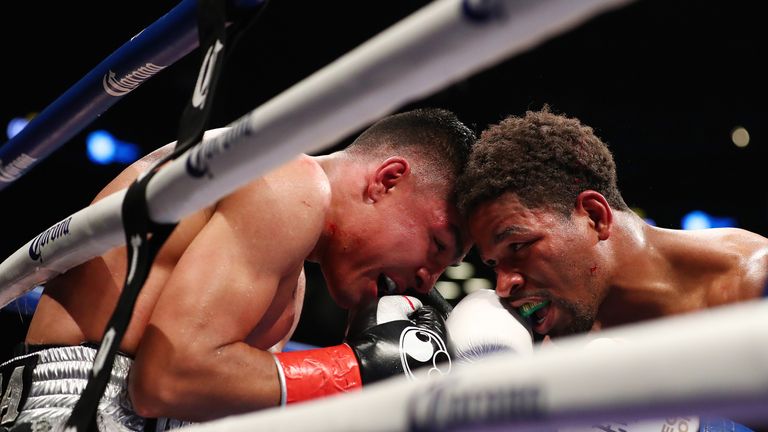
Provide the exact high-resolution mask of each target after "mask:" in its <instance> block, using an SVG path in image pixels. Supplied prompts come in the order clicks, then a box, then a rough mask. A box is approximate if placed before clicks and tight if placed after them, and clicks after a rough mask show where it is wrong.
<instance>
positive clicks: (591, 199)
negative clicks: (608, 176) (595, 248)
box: [576, 190, 613, 240]
mask: <svg viewBox="0 0 768 432" xmlns="http://www.w3.org/2000/svg"><path fill="white" fill-rule="evenodd" d="M576 212H583V213H584V214H586V215H587V216H588V217H589V221H590V226H591V227H592V229H594V230H595V232H596V233H597V238H598V239H600V240H606V239H608V237H610V236H611V225H612V223H613V210H611V206H610V204H608V200H606V199H605V197H604V196H603V194H601V193H600V192H596V191H593V190H585V191H583V192H581V193H580V194H579V196H578V197H577V198H576Z"/></svg>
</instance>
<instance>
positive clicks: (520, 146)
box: [457, 106, 628, 216]
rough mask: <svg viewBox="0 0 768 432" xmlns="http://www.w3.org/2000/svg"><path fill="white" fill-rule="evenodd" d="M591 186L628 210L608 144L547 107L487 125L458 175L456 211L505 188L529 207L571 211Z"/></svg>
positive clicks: (471, 208) (469, 209) (466, 210)
mask: <svg viewBox="0 0 768 432" xmlns="http://www.w3.org/2000/svg"><path fill="white" fill-rule="evenodd" d="M587 189H591V190H595V191H597V192H600V193H601V194H603V196H605V198H606V200H607V201H608V203H609V204H610V205H611V206H612V207H614V208H616V209H618V210H628V207H627V205H626V203H625V202H624V199H623V198H622V197H621V193H620V192H619V188H618V186H617V180H616V164H615V163H614V161H613V156H612V154H611V152H610V150H609V149H608V146H607V145H606V144H605V143H603V142H602V141H601V140H600V138H598V137H597V136H595V134H594V132H593V130H592V128H591V127H589V126H586V125H583V124H582V123H581V122H580V121H579V120H578V119H576V118H569V117H566V116H564V115H560V114H554V113H552V112H551V111H550V108H549V107H548V106H545V107H544V108H543V109H542V110H541V111H528V112H526V114H525V116H524V117H515V116H509V117H507V118H506V119H504V120H503V121H501V122H500V123H499V124H497V125H492V126H490V127H489V128H488V129H486V130H485V131H484V132H483V133H482V135H481V137H480V139H479V140H478V142H477V143H476V144H475V146H474V148H473V150H472V154H471V155H470V159H469V162H468V163H467V167H466V169H465V171H464V173H463V175H462V176H461V178H460V179H459V184H458V186H457V193H458V195H459V198H458V204H459V207H460V209H461V210H462V211H463V212H464V213H465V214H467V215H469V214H470V213H471V212H472V211H474V210H475V209H476V208H477V207H478V206H479V205H480V204H482V203H484V202H487V201H490V200H493V199H495V198H497V197H499V196H501V195H502V194H504V193H505V192H511V193H514V194H515V195H516V196H517V197H518V199H520V201H521V202H522V204H524V205H525V206H527V207H530V208H542V207H550V208H552V209H554V210H557V211H559V212H561V213H562V214H563V215H566V216H568V215H570V214H571V212H572V211H573V209H574V206H575V204H576V197H577V196H578V194H579V193H581V192H582V191H584V190H587Z"/></svg>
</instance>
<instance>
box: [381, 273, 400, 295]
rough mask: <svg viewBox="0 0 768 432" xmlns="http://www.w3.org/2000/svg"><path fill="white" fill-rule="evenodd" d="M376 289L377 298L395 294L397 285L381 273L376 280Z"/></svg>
mask: <svg viewBox="0 0 768 432" xmlns="http://www.w3.org/2000/svg"><path fill="white" fill-rule="evenodd" d="M376 287H377V288H378V295H379V297H382V296H385V295H392V294H397V284H396V283H395V281H393V280H392V279H390V278H389V276H387V275H385V274H384V273H381V274H380V275H379V277H378V278H377V279H376Z"/></svg>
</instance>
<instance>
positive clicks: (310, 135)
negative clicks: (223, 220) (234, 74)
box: [0, 0, 631, 307]
mask: <svg viewBox="0 0 768 432" xmlns="http://www.w3.org/2000/svg"><path fill="white" fill-rule="evenodd" d="M630 1H631V0H579V1H573V0H499V1H493V0H490V1H483V0H474V1H473V0H439V1H436V2H434V3H431V4H429V5H428V6H426V7H424V8H423V9H421V10H420V11H418V12H416V13H414V14H412V15H411V16H409V17H408V18H406V19H404V20H402V21H401V22H399V23H397V24H395V25H394V26H392V27H391V28H389V29H388V30H386V31H384V32H382V33H381V34H379V35H378V36H376V37H374V38H372V39H371V40H369V41H368V42H366V43H364V44H362V45H361V46H359V47H358V48H356V49H355V50H353V51H351V52H350V53H348V54H346V55H345V56H343V57H341V58H339V59H338V60H336V61H335V62H333V63H331V64H330V65H328V66H327V67H325V68H323V69H321V70H319V71H318V72H316V73H314V74H313V75H311V76H309V77H308V78H306V79H305V80H303V81H301V82H299V83H298V84H296V85H295V86H293V87H291V88H290V89H288V90H286V91H285V92H283V93H281V94H280V95H278V96H277V97H275V98H273V99H272V100H270V101H268V102H267V103H265V104H264V105H262V106H261V107H259V108H257V109H255V110H253V111H251V112H250V113H248V114H246V115H245V116H243V117H241V118H240V119H238V120H237V121H235V122H233V123H232V124H231V126H232V128H231V129H230V131H228V132H227V133H225V134H222V135H220V136H218V137H216V138H214V139H211V140H205V141H203V142H202V143H200V144H198V145H196V146H195V147H194V148H193V149H191V151H190V152H188V153H187V154H185V155H184V156H182V157H180V158H179V159H177V160H175V161H173V162H172V163H170V164H168V165H167V166H165V167H164V168H163V169H162V170H160V172H159V173H158V174H157V175H156V176H155V177H154V178H152V180H151V181H150V182H149V184H148V187H147V200H148V204H149V211H150V216H151V218H152V220H154V221H156V222H160V223H168V222H177V221H179V220H180V219H181V218H182V217H184V216H186V215H189V214H190V213H192V212H194V211H196V210H198V209H200V208H203V207H205V206H207V205H209V204H211V203H213V202H215V201H216V200H217V199H219V198H220V197H222V196H224V195H226V194H228V193H230V192H232V191H234V190H235V189H237V188H238V187H240V186H242V185H244V184H245V183H247V182H248V181H250V180H251V179H253V178H255V177H257V176H259V175H262V174H264V173H265V172H266V171H268V170H269V169H271V168H273V167H275V166H278V165H280V164H282V163H284V162H286V161H288V160H290V159H291V158H293V157H295V156H296V155H298V154H299V153H302V152H307V153H309V152H313V151H316V150H320V149H323V148H326V147H328V146H330V145H333V144H335V143H336V142H338V141H339V140H341V139H343V138H344V137H346V136H347V135H349V134H350V133H352V132H354V131H356V130H359V129H360V128H362V127H364V126H365V125H367V124H369V123H371V122H373V121H374V120H376V119H378V118H380V117H381V116H383V115H385V114H387V113H389V112H391V111H393V110H395V109H396V108H397V107H398V106H401V105H403V104H405V103H407V102H409V101H411V100H415V99H417V98H419V97H422V96H424V95H428V94H431V93H433V92H435V91H437V90H439V89H441V88H443V87H446V86H448V85H450V84H452V83H454V82H456V81H459V80H460V79H463V78H465V77H467V76H469V75H471V74H473V73H476V72H478V71H480V70H482V69H484V68H486V67H487V66H490V65H492V64H494V63H497V62H499V61H501V60H503V59H505V58H508V57H510V56H512V55H513V54H516V53H519V52H521V51H524V50H526V49H529V48H531V47H533V46H535V45H536V44H538V43H541V42H542V41H544V40H546V39H548V38H549V37H552V36H554V35H557V34H560V33H562V32H564V31H566V30H568V29H571V28H573V27H575V26H577V25H578V24H580V23H582V22H584V21H586V20H588V19H589V18H591V17H594V16H595V15H596V14H598V13H601V12H604V11H606V10H608V9H610V8H615V7H619V6H622V5H624V4H626V3H629V2H630ZM481 15H487V16H486V17H485V19H478V18H477V16H481ZM473 17H474V18H473ZM188 163H189V166H190V167H192V169H188V168H187V166H188ZM190 173H204V175H203V176H201V177H196V176H193V175H190ZM124 193H125V192H124V191H121V192H117V193H116V194H115V195H113V196H110V197H108V198H106V199H104V200H102V201H100V202H98V203H96V204H95V205H93V206H90V207H88V208H85V209H83V210H81V211H79V212H77V213H74V214H73V215H71V216H70V217H68V218H66V219H64V220H63V221H62V222H59V223H58V224H56V225H54V226H53V227H51V228H49V229H48V230H46V231H44V232H43V233H41V234H40V235H38V236H37V237H35V238H34V239H33V240H31V241H30V242H28V243H27V244H26V245H25V246H23V247H22V248H21V249H19V250H17V251H16V252H15V253H14V254H12V255H11V256H10V257H9V258H8V259H6V260H5V261H4V262H3V263H2V264H0V307H1V306H4V305H6V304H8V303H9V302H10V301H12V300H13V299H15V298H16V297H18V296H19V295H21V294H23V293H25V292H26V291H28V290H30V289H32V288H33V287H34V286H36V285H37V284H40V283H43V282H45V281H46V280H48V279H50V278H51V277H53V276H56V275H57V274H60V273H62V272H65V271H66V270H68V269H70V268H71V267H73V266H75V265H78V264H80V263H82V262H84V261H86V260H88V259H90V258H93V257H95V256H98V255H100V254H102V253H104V252H106V251H107V250H109V249H111V248H113V247H115V246H119V245H122V244H124V242H125V240H124V238H123V234H122V220H121V216H120V203H121V202H122V197H123V195H124Z"/></svg>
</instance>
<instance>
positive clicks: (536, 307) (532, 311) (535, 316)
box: [517, 300, 549, 324]
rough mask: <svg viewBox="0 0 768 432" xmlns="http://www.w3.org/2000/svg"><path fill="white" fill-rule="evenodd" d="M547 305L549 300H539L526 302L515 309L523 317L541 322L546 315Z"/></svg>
mask: <svg viewBox="0 0 768 432" xmlns="http://www.w3.org/2000/svg"><path fill="white" fill-rule="evenodd" d="M547 306H549V300H543V301H540V302H533V303H526V304H524V305H522V306H520V307H519V308H518V309H517V310H518V312H520V315H522V316H523V318H527V319H529V320H530V321H531V322H533V323H535V324H541V323H542V322H544V319H545V318H546V317H547Z"/></svg>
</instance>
